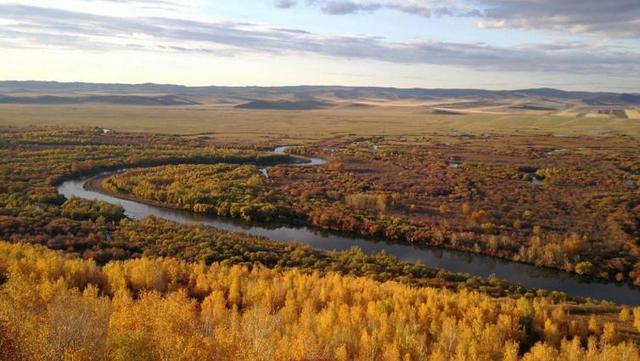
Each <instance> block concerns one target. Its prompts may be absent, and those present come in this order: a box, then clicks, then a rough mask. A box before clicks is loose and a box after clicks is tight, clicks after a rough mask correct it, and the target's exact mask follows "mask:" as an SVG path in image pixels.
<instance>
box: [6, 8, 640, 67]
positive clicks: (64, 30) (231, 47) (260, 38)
mask: <svg viewBox="0 0 640 361" xmlns="http://www.w3.org/2000/svg"><path fill="white" fill-rule="evenodd" d="M284 5H287V4H283V6H284ZM0 43H2V44H3V46H4V47H14V48H51V49H69V50H82V51H115V50H132V51H155V52H173V53H185V52H199V53H208V54H215V55H219V56H236V55H240V54H245V53H260V54H265V53H266V54H272V55H274V54H275V55H290V54H311V55H316V56H326V57H334V58H342V59H354V60H375V61H382V62H390V63H399V64H428V65H447V66H457V67H464V68H468V69H473V70H482V71H485V70H486V71H508V72H550V73H569V74H608V75H612V76H624V75H628V74H639V73H640V54H639V53H637V52H633V51H630V50H626V49H612V48H608V47H601V46H595V45H590V44H589V43H583V42H571V43H567V42H564V43H549V44H531V45H522V46H517V47H496V46H491V45H487V44H482V43H448V42H437V41H432V42H429V41H419V42H392V41H385V40H384V39H380V38H378V37H367V36H325V35H319V34H315V33H310V32H306V31H301V30H298V29H282V28H272V27H267V26H264V25H258V24H250V23H239V22H204V21H194V20H184V19H176V18H169V17H135V18H127V17H116V16H104V15H96V14H89V13H83V12H75V11H68V10H60V9H51V8H43V7H34V6H24V5H9V4H4V5H3V4H0Z"/></svg>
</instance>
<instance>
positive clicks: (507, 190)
mask: <svg viewBox="0 0 640 361" xmlns="http://www.w3.org/2000/svg"><path fill="white" fill-rule="evenodd" d="M376 140H377V142H376V141H372V140H368V141H357V142H352V143H349V142H346V143H345V142H343V143H338V142H337V141H336V142H335V143H334V144H323V145H322V146H316V147H297V148H292V149H291V150H290V153H295V154H299V155H308V154H312V153H315V154H320V155H322V156H324V157H325V158H327V159H329V160H330V161H329V164H328V165H327V166H326V167H290V166H286V165H284V166H282V165H278V166H273V167H270V168H269V177H268V178H265V177H263V176H261V174H260V172H259V171H258V168H256V167H255V166H248V165H247V166H233V165H215V166H211V165H178V166H160V167H154V168H145V169H137V170H135V171H130V172H125V173H121V174H118V175H115V176H112V177H109V178H108V179H106V180H105V181H103V182H102V186H103V187H104V189H106V190H108V191H110V192H112V193H114V194H127V195H133V196H134V197H135V198H137V199H142V200H146V201H153V202H156V203H157V204H161V205H164V206H169V207H176V208H181V209H187V210H191V211H195V212H200V213H209V214H215V215H219V216H225V217H226V216H229V217H235V218H241V219H244V220H246V221H256V220H257V221H284V222H287V223H303V224H308V225H313V226H316V227H320V228H325V229H331V230H336V231H343V232H348V233H356V234H360V235H365V236H370V237H374V238H384V239H391V240H396V241H401V242H402V241H404V242H410V243H415V244H421V245H429V246H440V247H447V248H453V249H458V250H465V251H469V252H474V253H482V254H487V255H490V256H494V257H501V258H506V259H510V260H514V261H519V262H526V263H533V264H535V265H537V266H544V267H551V268H557V269H561V270H565V271H568V272H575V273H578V274H580V275H584V276H591V277H598V278H604V279H608V280H615V281H619V282H624V281H631V282H632V283H635V284H636V285H640V246H639V245H638V243H637V239H638V237H640V193H639V192H638V191H637V185H635V184H637V183H638V182H640V173H638V166H639V164H638V161H637V158H636V157H638V156H640V154H639V153H640V152H639V151H638V150H637V147H633V146H632V145H630V144H628V145H627V144H625V143H624V141H621V140H619V139H610V140H608V141H602V140H598V141H597V142H596V141H595V140H590V139H580V140H581V142H577V140H574V139H569V140H563V139H560V140H555V141H554V142H553V143H552V144H549V143H550V141H549V140H546V139H542V138H539V139H535V138H534V139H532V138H529V137H528V138H526V139H519V138H513V137H512V138H509V139H502V138H501V137H497V139H493V138H491V139H482V140H481V141H480V140H475V139H465V140H462V141H460V140H458V143H457V144H449V145H445V144H441V143H437V142H435V141H431V144H429V143H427V144H421V143H419V142H418V141H416V142H415V144H416V145H414V146H411V147H409V146H407V145H406V144H407V143H409V144H411V142H406V141H405V142H402V143H392V142H386V143H389V144H388V145H383V146H382V145H381V144H386V143H385V141H384V140H383V139H376ZM536 142H539V143H542V144H540V145H538V146H534V145H532V143H533V144H535V143H536ZM591 142H593V143H591ZM423 143H424V142H423ZM507 144H508V146H507ZM372 145H375V147H372ZM578 145H579V147H577V146H578ZM627 146H628V147H627ZM594 165H597V166H594Z"/></svg>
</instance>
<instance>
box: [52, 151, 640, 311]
mask: <svg viewBox="0 0 640 361" xmlns="http://www.w3.org/2000/svg"><path fill="white" fill-rule="evenodd" d="M285 149H286V148H284V147H279V148H277V149H276V152H277V153H280V154H281V153H283V152H284V151H285ZM324 163H325V161H324V160H323V159H318V158H315V159H309V162H308V163H305V164H304V165H307V166H310V165H321V164H324ZM301 165H302V164H301ZM86 182H87V179H86V178H84V179H76V180H69V181H66V182H64V183H62V184H61V185H60V186H59V187H58V192H59V193H60V194H62V195H64V196H65V197H66V198H71V197H79V198H85V199H95V200H102V201H105V202H108V203H112V204H118V205H120V206H122V208H124V210H125V214H126V216H127V217H129V218H132V219H143V218H145V217H147V216H150V215H153V216H155V217H158V218H162V219H166V220H169V221H173V222H177V223H188V224H203V225H206V226H210V227H215V228H218V229H223V230H227V231H232V232H242V233H247V234H251V235H256V236H262V237H266V238H269V239H272V240H279V241H284V242H297V243H301V244H307V245H309V246H311V247H314V248H318V249H323V250H338V251H340V250H347V249H349V248H351V247H359V248H361V249H362V250H363V251H364V252H367V253H372V252H379V251H382V250H384V251H386V252H387V253H389V254H390V255H393V256H395V257H397V258H398V259H400V260H402V261H407V262H418V261H419V262H422V263H424V264H426V265H428V266H431V267H437V268H442V269H445V270H448V271H451V272H462V273H469V274H472V275H475V276H479V277H487V276H490V275H495V276H496V277H498V278H500V279H503V280H505V281H509V282H512V283H516V284H520V285H522V286H524V287H527V288H543V289H547V290H556V291H562V292H565V293H567V294H568V295H571V296H577V297H591V298H593V299H598V300H607V301H612V302H616V303H620V304H627V305H633V306H636V305H640V290H639V289H636V288H634V287H632V286H631V285H629V284H626V283H625V284H620V283H614V282H605V281H600V280H585V279H582V278H580V277H578V276H576V275H573V274H571V273H567V272H562V271H557V270H551V269H544V268H539V267H534V266H531V265H527V264H522V263H517V262H511V261H506V260H502V259H497V258H494V257H489V256H482V255H476V254H471V253H467V252H460V251H453V250H444V249H440V248H430V247H418V246H413V245H409V244H400V243H393V242H387V241H384V240H373V239H366V238H361V237H352V236H349V235H345V234H340V233H336V232H328V231H323V230H319V229H316V228H313V227H306V226H281V225H277V226H271V225H263V224H250V223H245V222H241V221H237V220H233V219H229V218H223V217H215V216H209V215H201V214H196V213H192V212H186V211H181V210H175V209H168V208H162V207H156V206H151V205H146V204H142V203H139V202H135V201H131V200H125V199H120V198H116V197H112V196H109V195H106V194H102V193H98V192H94V191H88V190H86V189H85V183H86Z"/></svg>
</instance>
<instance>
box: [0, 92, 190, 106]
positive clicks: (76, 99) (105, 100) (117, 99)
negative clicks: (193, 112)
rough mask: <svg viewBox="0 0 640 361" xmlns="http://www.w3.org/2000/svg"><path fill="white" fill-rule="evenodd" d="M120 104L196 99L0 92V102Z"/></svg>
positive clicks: (165, 102)
mask: <svg viewBox="0 0 640 361" xmlns="http://www.w3.org/2000/svg"><path fill="white" fill-rule="evenodd" d="M85 103H97V104H120V105H195V104H197V103H196V102H194V101H191V100H188V99H183V98H180V97H176V96H173V95H165V96H135V95H91V96H52V95H42V96H7V95H2V94H0V104H85Z"/></svg>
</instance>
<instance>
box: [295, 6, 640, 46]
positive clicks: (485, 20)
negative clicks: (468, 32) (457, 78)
mask: <svg viewBox="0 0 640 361" xmlns="http://www.w3.org/2000/svg"><path fill="white" fill-rule="evenodd" d="M305 3H306V4H307V5H309V6H313V7H317V8H319V9H321V10H322V11H323V12H325V13H327V14H333V15H344V14H354V13H359V12H372V11H376V10H380V9H389V10H397V11H401V12H405V13H408V14H414V15H419V16H423V17H427V18H428V17H433V16H438V17H446V16H457V17H472V18H475V19H477V22H478V25H479V26H480V27H484V28H509V29H523V30H538V31H559V32H571V33H591V34H598V35H606V36H609V37H620V38H640V3H639V2H638V0H606V1H605V0H445V1H436V0H306V1H305Z"/></svg>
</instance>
